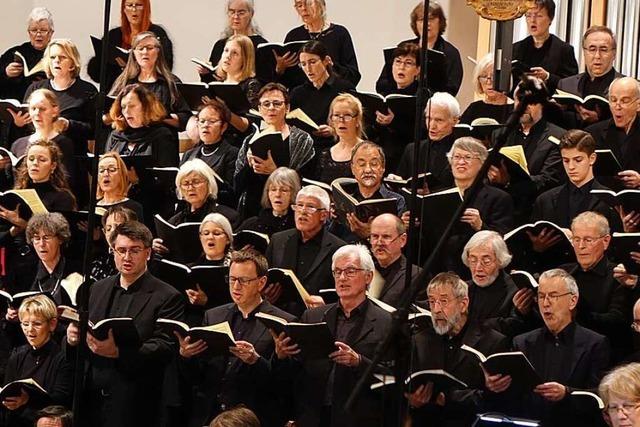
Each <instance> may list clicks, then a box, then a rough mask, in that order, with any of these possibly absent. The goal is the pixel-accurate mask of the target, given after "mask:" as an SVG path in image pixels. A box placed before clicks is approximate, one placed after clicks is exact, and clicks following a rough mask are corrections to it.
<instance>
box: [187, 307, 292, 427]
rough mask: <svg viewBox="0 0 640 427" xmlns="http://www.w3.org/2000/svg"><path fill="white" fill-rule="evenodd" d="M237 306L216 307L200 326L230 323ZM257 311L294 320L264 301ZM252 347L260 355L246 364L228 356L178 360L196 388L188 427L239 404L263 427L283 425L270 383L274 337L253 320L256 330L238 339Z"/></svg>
mask: <svg viewBox="0 0 640 427" xmlns="http://www.w3.org/2000/svg"><path fill="white" fill-rule="evenodd" d="M236 307H237V306H236V305H235V304H234V303H231V304H225V305H222V306H220V307H215V308H212V309H210V310H207V312H206V313H205V315H204V321H203V322H202V324H203V326H208V325H215V324H217V323H222V322H229V324H230V325H231V324H232V319H233V314H234V312H235V311H236V309H237V308H236ZM258 310H259V311H261V312H263V313H267V314H272V315H274V316H278V317H282V318H284V319H286V320H288V321H292V320H294V319H295V317H294V316H292V315H290V314H289V313H287V312H285V311H282V310H280V309H279V308H277V307H274V306H272V305H271V304H269V303H268V302H267V301H263V302H262V303H261V304H260V306H259V307H258ZM241 339H242V340H243V341H248V342H250V343H251V344H253V347H254V348H255V350H256V352H257V353H258V354H259V355H260V358H259V359H258V361H257V362H256V363H255V364H253V365H249V364H246V363H243V362H242V361H241V360H240V359H238V358H237V357H235V356H233V355H232V354H231V353H227V354H226V355H224V356H213V357H206V356H205V357H197V356H196V357H193V358H191V359H184V358H181V366H182V367H183V368H185V369H184V372H185V373H186V374H187V376H188V379H189V382H190V383H191V384H194V385H196V387H195V389H194V401H193V407H192V409H191V417H190V419H191V422H190V423H189V425H190V426H194V427H196V426H197V427H200V426H203V425H205V424H207V423H209V422H210V421H211V419H213V418H214V417H215V416H216V415H217V414H218V413H219V412H221V411H222V410H224V409H229V408H232V407H234V406H236V405H238V404H240V403H242V404H244V405H246V406H247V407H248V408H249V409H251V410H253V411H254V412H255V413H256V414H257V415H258V417H259V418H260V422H261V423H262V425H263V426H265V427H268V426H282V425H284V422H285V420H284V419H283V418H282V419H281V417H282V414H283V412H284V411H283V408H282V406H281V403H282V402H281V401H280V399H278V397H279V393H278V392H279V390H278V387H276V386H275V384H274V383H273V382H274V381H275V379H274V378H272V376H271V369H270V363H269V361H270V359H271V356H272V355H273V349H274V344H273V338H272V337H271V334H270V333H269V330H268V329H267V328H265V327H264V325H263V324H262V323H261V322H260V321H258V320H256V323H255V327H254V328H252V329H251V330H250V331H249V332H248V334H247V335H245V336H243V337H242V338H241Z"/></svg>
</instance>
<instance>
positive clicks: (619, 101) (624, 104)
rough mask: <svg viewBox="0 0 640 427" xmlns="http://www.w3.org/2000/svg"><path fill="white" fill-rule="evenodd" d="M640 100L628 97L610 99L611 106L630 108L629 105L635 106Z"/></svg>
mask: <svg viewBox="0 0 640 427" xmlns="http://www.w3.org/2000/svg"><path fill="white" fill-rule="evenodd" d="M637 100H638V98H628V97H624V98H619V99H618V98H609V104H611V106H615V105H619V106H621V107H623V108H624V107H628V106H629V105H631V104H633V103H634V102H636V101H637Z"/></svg>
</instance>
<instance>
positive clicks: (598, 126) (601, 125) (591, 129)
mask: <svg viewBox="0 0 640 427" xmlns="http://www.w3.org/2000/svg"><path fill="white" fill-rule="evenodd" d="M612 122H613V119H607V120H601V121H599V122H596V123H594V124H592V125H589V126H587V127H586V128H585V129H584V131H585V132H588V133H590V134H591V135H592V136H594V137H595V136H596V135H597V134H598V133H602V132H604V131H605V130H606V129H607V128H608V127H609V126H611V123H612Z"/></svg>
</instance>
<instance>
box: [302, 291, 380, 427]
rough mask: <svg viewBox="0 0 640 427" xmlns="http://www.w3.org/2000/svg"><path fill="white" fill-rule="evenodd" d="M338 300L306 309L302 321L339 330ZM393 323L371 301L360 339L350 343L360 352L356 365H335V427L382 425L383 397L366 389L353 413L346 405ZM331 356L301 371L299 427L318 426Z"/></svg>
mask: <svg viewBox="0 0 640 427" xmlns="http://www.w3.org/2000/svg"><path fill="white" fill-rule="evenodd" d="M337 315H338V303H334V304H329V305H326V306H323V307H317V308H312V309H309V310H307V311H305V312H304V313H303V314H302V317H301V318H300V321H301V322H303V323H317V322H327V325H328V327H329V329H330V330H331V331H335V330H336V322H337ZM390 326H391V315H390V314H389V313H388V312H386V311H384V310H383V309H381V308H379V307H378V306H376V305H375V304H373V303H371V302H369V303H368V304H367V310H366V314H365V319H364V323H363V326H362V329H361V330H360V333H359V334H358V336H357V338H356V339H354V340H353V341H351V342H347V343H346V344H348V345H349V346H350V347H351V348H352V349H353V350H354V351H355V352H357V353H358V354H360V356H361V362H360V365H359V366H358V367H357V368H350V367H345V366H341V365H336V366H335V376H334V384H333V399H332V406H331V410H332V412H331V426H333V427H356V426H357V427H359V426H370V427H376V426H380V427H382V426H383V425H384V417H383V415H384V414H383V411H382V398H381V397H382V396H381V395H380V394H376V392H375V391H371V390H369V389H368V388H367V387H365V388H364V390H363V391H362V393H361V394H360V395H359V396H358V399H357V400H356V402H355V404H354V406H353V407H352V409H351V411H350V412H348V413H347V412H345V410H344V404H345V402H346V400H347V398H348V396H349V393H350V392H351V390H352V389H353V387H354V386H355V383H356V382H357V381H358V379H359V378H360V376H361V375H362V373H363V372H364V370H365V369H366V367H367V366H368V365H369V364H370V363H371V361H370V358H371V357H372V356H373V353H374V350H375V348H376V346H377V344H378V343H379V342H380V341H381V340H382V339H383V338H384V337H385V336H386V334H387V332H388V330H389V327H390ZM333 365H334V364H333V362H332V361H331V359H329V358H326V359H320V360H313V361H304V362H302V366H301V367H300V370H299V371H298V377H297V379H296V383H295V388H294V392H295V394H294V399H295V413H296V417H295V421H296V425H298V426H300V427H318V426H319V425H320V414H321V410H322V405H323V400H324V396H325V390H326V386H327V378H328V377H329V375H330V372H331V368H332V366H333Z"/></svg>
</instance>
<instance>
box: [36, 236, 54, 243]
mask: <svg viewBox="0 0 640 427" xmlns="http://www.w3.org/2000/svg"><path fill="white" fill-rule="evenodd" d="M54 237H56V236H52V235H50V234H43V235H42V236H39V235H37V234H36V235H35V236H33V237H32V238H31V241H32V242H33V243H40V242H44V243H47V242H50V241H51V240H53V238H54Z"/></svg>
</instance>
